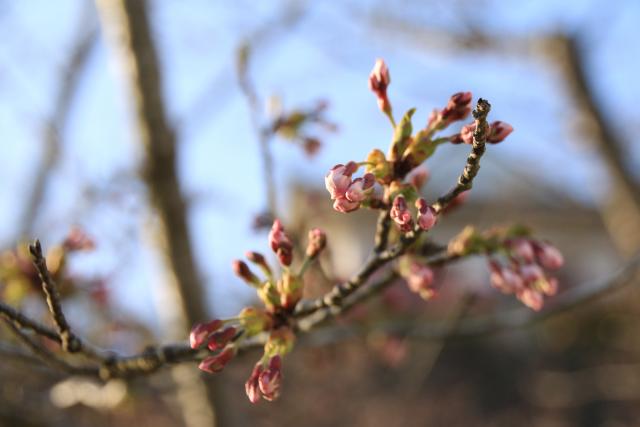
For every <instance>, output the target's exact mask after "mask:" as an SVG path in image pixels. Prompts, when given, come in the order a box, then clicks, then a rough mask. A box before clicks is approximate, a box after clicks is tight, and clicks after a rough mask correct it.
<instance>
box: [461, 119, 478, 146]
mask: <svg viewBox="0 0 640 427" xmlns="http://www.w3.org/2000/svg"><path fill="white" fill-rule="evenodd" d="M475 131H476V124H475V123H470V124H468V125H464V126H462V129H460V139H461V140H462V142H464V143H465V144H469V145H471V144H473V133H474V132H475Z"/></svg>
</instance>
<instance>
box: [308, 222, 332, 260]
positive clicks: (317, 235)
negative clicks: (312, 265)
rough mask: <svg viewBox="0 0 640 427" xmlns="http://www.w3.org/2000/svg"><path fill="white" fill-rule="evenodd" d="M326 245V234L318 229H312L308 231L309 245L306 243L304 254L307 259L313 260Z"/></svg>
mask: <svg viewBox="0 0 640 427" xmlns="http://www.w3.org/2000/svg"><path fill="white" fill-rule="evenodd" d="M326 245H327V234H326V233H325V232H324V231H323V230H321V229H319V228H313V229H311V230H309V243H307V250H306V251H305V254H306V255H307V257H309V258H311V259H314V258H315V257H317V256H318V254H320V252H322V250H323V249H324V248H325V246H326Z"/></svg>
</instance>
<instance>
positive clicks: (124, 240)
mask: <svg viewBox="0 0 640 427" xmlns="http://www.w3.org/2000/svg"><path fill="white" fill-rule="evenodd" d="M459 3H461V4H462V3H464V2H459ZM468 3H469V4H472V7H473V8H475V10H473V11H472V12H471V13H461V12H460V11H459V10H457V11H456V10H453V7H452V4H456V2H446V1H441V2H418V1H403V2H397V5H396V7H395V10H391V11H388V10H383V9H381V6H380V5H384V4H387V2H368V1H364V0H353V1H349V2H328V1H327V2H311V1H309V2H307V3H306V4H302V6H301V7H302V8H303V10H304V14H303V17H302V18H301V19H300V21H299V22H298V23H297V24H296V25H295V26H293V27H292V28H289V29H286V30H281V31H279V32H278V31H275V32H273V34H271V35H270V36H269V37H261V38H260V43H258V44H256V46H255V55H254V58H253V62H252V68H251V75H252V77H253V78H254V81H255V83H256V86H257V88H258V91H259V92H260V94H261V95H262V96H263V97H266V96H267V95H270V94H276V95H278V96H280V97H281V98H282V100H283V103H284V106H285V108H287V107H295V106H309V105H311V104H312V103H313V102H314V101H315V100H317V99H327V100H329V101H330V103H331V109H330V110H329V116H330V117H331V118H332V119H333V120H334V121H335V122H336V123H338V124H339V126H340V132H339V133H338V134H336V135H332V136H329V137H328V138H326V139H325V145H324V147H323V149H322V151H321V153H320V155H319V156H317V157H316V158H314V159H312V160H311V161H308V160H307V158H306V157H305V156H304V155H303V154H302V153H301V152H300V150H297V149H295V148H293V147H292V146H290V145H289V144H286V143H277V144H275V145H274V146H273V148H274V157H275V161H276V165H277V167H276V179H277V183H278V187H279V188H280V190H281V191H280V197H281V200H280V201H281V206H283V207H286V190H287V188H289V187H290V185H291V184H292V183H300V182H303V183H307V184H308V185H312V186H316V187H318V188H321V187H322V182H323V175H324V173H325V172H326V170H328V169H329V168H330V167H331V166H333V165H334V164H336V163H339V162H345V161H348V160H351V159H363V158H364V156H366V154H367V153H368V151H370V149H371V148H374V147H381V148H384V147H386V145H387V144H388V140H389V138H390V132H389V125H388V122H387V121H386V120H385V118H384V117H383V116H382V115H381V114H380V113H379V112H378V111H377V107H376V104H375V100H374V97H373V96H372V95H371V93H369V91H368V89H367V76H368V73H369V71H370V69H371V67H372V65H373V62H374V61H375V58H377V57H383V58H385V59H386V60H387V63H388V64H389V67H390V69H391V75H392V86H391V89H390V95H391V97H392V102H393V104H394V107H395V110H396V111H397V112H398V114H399V113H400V112H401V111H403V110H406V109H408V108H410V107H414V106H415V107H417V108H418V112H417V113H416V118H417V121H418V122H423V121H425V120H426V117H427V116H428V114H429V112H430V111H431V109H432V108H435V107H439V106H442V105H444V103H445V102H446V100H447V98H448V96H449V95H450V94H452V93H454V92H457V91H459V90H471V91H472V92H473V93H474V95H476V96H483V97H487V98H489V99H490V100H491V101H492V104H493V106H494V108H493V110H492V111H493V112H492V115H493V117H494V118H495V119H502V120H505V121H508V122H509V123H511V124H513V126H514V128H515V129H516V132H515V133H514V134H513V136H512V137H511V138H510V140H509V141H508V142H507V143H505V144H502V145H501V146H499V149H495V150H492V152H491V156H495V157H494V160H491V158H490V159H489V161H487V162H485V165H484V166H483V174H486V175H487V177H488V178H489V177H492V176H493V177H500V173H501V168H503V167H504V165H510V167H514V165H517V167H522V168H524V170H525V171H526V173H527V174H528V175H530V176H532V177H533V178H534V179H539V180H542V181H544V182H546V183H548V184H550V185H553V186H556V187H557V188H558V189H560V190H561V191H564V192H567V193H568V194H571V196H572V197H573V198H575V199H578V200H579V201H581V202H583V203H586V204H592V203H594V201H595V200H596V199H597V197H598V196H599V195H601V194H602V192H603V191H605V190H606V180H605V179H604V173H603V171H602V169H601V167H600V165H599V163H598V161H597V158H596V157H595V155H594V154H593V153H592V152H591V151H590V150H589V149H588V148H587V147H585V144H583V143H582V142H581V141H577V140H576V138H575V134H574V133H573V132H571V126H572V123H571V120H572V112H571V109H572V107H571V100H570V99H568V97H567V95H566V92H565V91H564V88H563V86H562V83H561V80H560V79H559V77H558V74H557V73H556V72H554V71H553V69H552V68H550V67H549V65H548V64H547V63H545V62H544V61H542V60H540V58H537V57H528V58H527V57H509V56H506V55H498V54H494V55H487V54H460V53H456V52H450V51H446V50H433V51H427V50H425V49H420V48H418V47H417V45H415V44H414V43H413V42H412V41H411V40H410V39H407V38H402V37H399V36H398V37H392V36H391V35H389V34H388V33H385V31H383V30H380V29H376V28H375V26H373V25H371V20H370V19H369V18H368V17H371V16H375V14H380V13H382V14H385V13H388V14H392V15H397V16H399V17H402V18H405V19H408V20H409V21H411V22H414V23H416V24H417V25H423V26H431V27H432V28H446V29H449V30H453V31H459V30H460V28H461V25H462V24H464V23H465V22H471V23H472V24H473V25H478V26H480V27H482V28H483V29H484V30H486V31H490V32H495V33H496V34H498V35H499V34H511V35H518V36H522V35H524V36H527V35H535V34H539V33H541V32H551V31H556V30H566V31H569V32H578V33H579V34H581V35H582V37H584V38H585V40H587V42H588V46H589V49H588V51H589V61H590V65H591V69H590V73H591V74H590V75H591V76H592V78H593V81H594V83H595V84H596V86H595V87H596V90H597V96H598V98H599V99H600V101H601V102H602V104H603V105H604V106H605V107H606V109H607V112H608V114H609V115H610V116H611V118H612V120H613V121H614V123H615V124H616V125H617V129H618V131H619V132H620V133H621V135H623V136H624V137H625V138H626V139H627V141H629V154H630V155H629V161H630V162H631V163H634V164H636V165H637V164H638V163H639V162H640V153H639V150H637V149H635V147H634V146H633V145H632V141H633V139H632V137H633V135H635V134H637V132H638V131H640V121H639V120H638V114H637V112H636V111H635V110H634V107H635V105H636V104H637V99H638V97H639V96H640V85H638V83H637V80H636V79H637V77H636V76H637V75H638V74H639V72H640V64H639V60H640V47H639V45H638V44H637V43H633V42H632V41H634V40H640V34H638V32H639V31H640V28H638V27H637V22H638V20H639V18H640V3H638V2H637V1H632V0H626V1H624V0H621V1H617V2H605V1H602V0H592V1H586V0H585V1H578V0H572V1H567V2H557V1H533V0H532V1H521V2H510V1H484V2H468ZM151 4H152V5H153V25H154V30H155V36H156V41H157V43H158V48H159V52H160V57H161V62H162V67H163V74H164V86H165V95H166V100H167V105H168V109H169V112H170V115H171V120H172V121H173V122H174V123H179V124H181V126H180V127H179V128H178V134H179V136H180V173H181V179H182V182H183V186H184V189H185V192H186V194H187V195H188V198H189V200H191V201H192V205H191V209H192V210H191V221H192V223H191V225H192V228H193V230H194V231H195V233H194V235H195V236H196V237H195V238H194V244H195V246H196V248H197V250H198V251H200V252H201V253H206V254H211V256H212V259H213V260H212V261H211V262H207V263H205V262H204V259H202V260H200V266H201V268H202V270H203V274H204V280H205V281H206V282H207V283H211V284H212V286H211V287H210V288H209V295H208V297H209V300H210V302H211V305H212V307H213V308H214V309H215V310H216V312H218V313H221V314H230V313H232V312H233V310H235V309H236V308H237V307H238V304H239V303H240V301H242V299H243V298H247V297H248V296H249V295H250V292H249V291H248V290H245V289H244V288H243V287H242V285H241V284H240V283H239V281H237V280H236V279H234V278H233V276H232V274H231V270H230V267H229V266H230V262H231V260H232V259H233V258H237V257H240V256H242V254H243V253H244V251H245V250H246V249H249V248H251V249H262V250H266V248H267V245H266V237H265V236H264V235H256V234H255V233H254V232H252V231H251V230H250V228H249V224H250V223H251V219H252V217H253V215H255V214H256V213H257V212H259V211H260V210H261V209H262V208H263V206H264V203H265V198H264V195H263V192H262V188H263V187H262V183H261V176H262V175H261V172H260V162H259V158H258V149H257V142H256V138H255V135H254V134H253V132H252V129H251V126H250V122H249V118H248V111H247V106H246V103H245V101H244V99H243V98H242V97H241V96H240V92H239V90H238V88H237V85H236V79H235V75H234V63H235V51H236V49H237V47H238V45H239V44H240V42H241V41H242V40H243V39H244V38H246V37H247V35H248V34H253V33H255V31H256V30H257V29H259V28H263V27H264V26H265V23H267V22H271V21H272V20H274V19H275V18H277V17H278V16H279V14H280V13H281V10H282V5H284V4H286V2H284V1H269V2H267V1H265V2H255V1H236V2H222V1H204V0H194V1H188V2H187V1H185V2H174V1H168V0H163V1H160V0H155V1H152V2H151ZM467 10H468V9H467ZM87 11H88V12H87ZM248 11H250V13H249V12H248ZM83 14H84V15H83ZM81 16H89V17H91V19H96V18H95V14H94V13H93V12H92V3H91V2H86V1H80V0H60V1H57V2H49V1H46V0H27V1H21V2H10V1H0V27H2V28H3V30H4V31H3V34H4V37H2V38H1V39H0V93H1V94H2V96H1V97H0V134H1V136H0V141H1V142H0V146H1V147H2V148H3V155H2V156H0V182H2V185H1V186H0V206H2V207H3V209H0V224H1V225H0V243H2V244H3V246H5V247H6V246H9V245H11V244H12V242H11V241H10V240H11V239H12V238H13V237H14V233H15V229H16V224H17V223H18V222H19V221H20V215H21V208H22V203H23V200H24V195H25V194H26V193H27V191H28V189H29V188H30V179H31V176H32V171H31V168H32V167H33V165H34V164H36V165H37V164H38V161H39V160H38V159H39V153H41V146H42V132H43V130H42V125H43V120H44V119H45V118H46V117H47V116H48V115H49V114H50V113H51V109H52V100H53V96H54V94H55V91H56V89H57V81H58V80H59V73H60V66H61V64H62V63H63V62H64V60H65V55H66V53H67V49H68V48H69V46H71V44H72V40H73V38H74V37H75V34H77V31H78V27H79V25H78V24H79V19H80V17H81ZM480 23H481V25H480ZM211 87H213V88H214V89H215V90H214V93H215V95H214V94H213V93H212V94H211V95H209V96H208V97H207V94H208V93H211V89H210V88H211ZM63 140H64V149H63V156H62V158H61V159H60V162H59V163H58V165H57V168H56V170H55V172H54V174H53V176H52V178H51V181H50V183H49V187H48V195H47V200H46V203H45V212H43V214H42V215H41V216H40V218H39V220H38V223H37V230H36V234H37V235H39V236H41V238H42V239H43V240H44V241H45V242H55V241H57V240H58V239H59V238H60V237H61V236H62V235H63V234H64V233H65V231H66V230H67V227H68V226H69V225H70V224H73V223H79V224H82V225H83V226H84V227H86V228H87V229H88V230H89V232H90V233H92V234H93V235H95V236H96V239H97V240H98V243H99V248H98V250H97V251H96V253H95V254H92V255H87V256H82V257H81V258H79V259H78V260H76V263H75V265H74V268H75V269H76V271H79V272H85V273H87V274H100V273H102V274H108V275H109V276H110V277H112V288H113V290H114V292H115V293H116V295H118V296H119V299H118V301H119V304H120V305H121V307H122V310H125V311H127V312H135V313H136V315H138V316H140V317H141V318H143V319H145V320H146V321H148V322H150V323H151V324H154V322H155V320H154V319H155V312H154V308H153V304H152V303H151V301H152V300H153V297H152V294H153V292H152V289H153V287H152V284H153V283H154V280H155V279H157V276H156V274H157V273H156V271H157V260H156V259H155V257H154V256H153V255H152V253H151V252H150V251H149V250H148V248H147V246H148V243H147V240H146V238H145V236H144V231H141V230H144V224H145V221H146V219H145V218H146V214H145V209H144V206H143V200H144V197H143V191H142V189H141V187H140V186H139V185H131V182H132V177H133V176H135V174H136V167H137V165H138V162H139V160H140V149H139V147H138V146H137V143H136V139H135V134H134V133H133V131H132V127H131V110H130V106H129V105H128V102H127V99H126V92H125V91H124V87H123V85H122V82H121V80H120V77H119V75H118V70H117V67H116V66H115V64H114V63H113V62H112V57H111V55H110V52H109V50H108V48H107V46H105V43H104V40H103V39H102V38H101V39H100V40H99V41H98V44H97V46H96V48H95V49H94V50H93V52H92V55H91V58H90V61H89V65H88V68H87V70H86V73H85V74H84V75H83V77H82V81H81V85H80V89H79V92H78V94H77V97H76V99H75V102H74V107H73V110H72V114H71V117H70V121H69V123H68V126H67V128H66V131H65V134H64V138H63ZM464 151H465V150H464V148H459V147H452V148H449V149H446V150H443V152H442V153H440V154H439V155H438V156H437V158H435V159H434V161H433V163H432V164H430V165H429V166H430V167H431V168H432V170H433V171H434V173H441V174H443V175H444V176H445V178H448V175H451V177H450V179H451V180H453V179H454V178H455V173H457V169H458V168H459V167H460V166H459V165H461V162H462V159H463V158H464V156H465V154H464ZM122 183H125V184H124V185H123V184H122ZM497 188H498V187H497V186H496V185H495V183H494V182H492V181H491V179H485V180H484V181H483V180H480V182H479V184H478V187H477V189H476V193H477V194H478V195H482V196H487V197H492V192H493V193H495V190H496V189H497ZM88 189H93V191H94V192H95V191H98V192H99V193H100V194H102V195H104V194H108V195H109V197H103V198H102V199H101V200H102V201H101V202H100V203H99V204H97V205H95V204H94V203H93V202H91V201H90V200H92V199H88V198H87V196H86V192H87V190H88ZM123 189H124V190H123ZM114 200H115V202H114ZM327 203H329V201H328V200H327ZM282 211H283V213H285V212H284V211H286V209H282ZM228 301H232V303H231V304H227V302H228Z"/></svg>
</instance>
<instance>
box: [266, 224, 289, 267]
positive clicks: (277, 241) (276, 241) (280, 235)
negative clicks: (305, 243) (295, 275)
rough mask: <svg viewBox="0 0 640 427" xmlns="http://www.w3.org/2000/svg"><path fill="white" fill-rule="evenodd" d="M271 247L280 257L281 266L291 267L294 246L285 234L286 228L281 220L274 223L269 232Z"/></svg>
mask: <svg viewBox="0 0 640 427" xmlns="http://www.w3.org/2000/svg"><path fill="white" fill-rule="evenodd" d="M269 245H270V246H271V249H272V250H273V252H275V253H276V255H277V256H278V260H279V261H280V264H282V265H283V266H288V265H291V261H292V259H293V245H292V243H291V240H290V239H289V236H287V235H286V233H285V232H284V227H283V226H282V223H281V222H280V220H279V219H276V220H275V221H274V222H273V227H271V231H270V232H269Z"/></svg>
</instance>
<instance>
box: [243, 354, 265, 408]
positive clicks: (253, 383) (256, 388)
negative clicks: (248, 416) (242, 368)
mask: <svg viewBox="0 0 640 427" xmlns="http://www.w3.org/2000/svg"><path fill="white" fill-rule="evenodd" d="M263 369H264V368H263V367H262V362H258V363H256V366H254V368H253V371H252V372H251V375H250V376H249V379H248V380H247V382H246V383H245V384H244V390H245V392H246V393H247V397H248V398H249V401H250V402H251V403H258V402H259V401H260V397H261V396H260V385H259V383H258V381H259V378H260V374H261V373H262V371H263Z"/></svg>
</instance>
